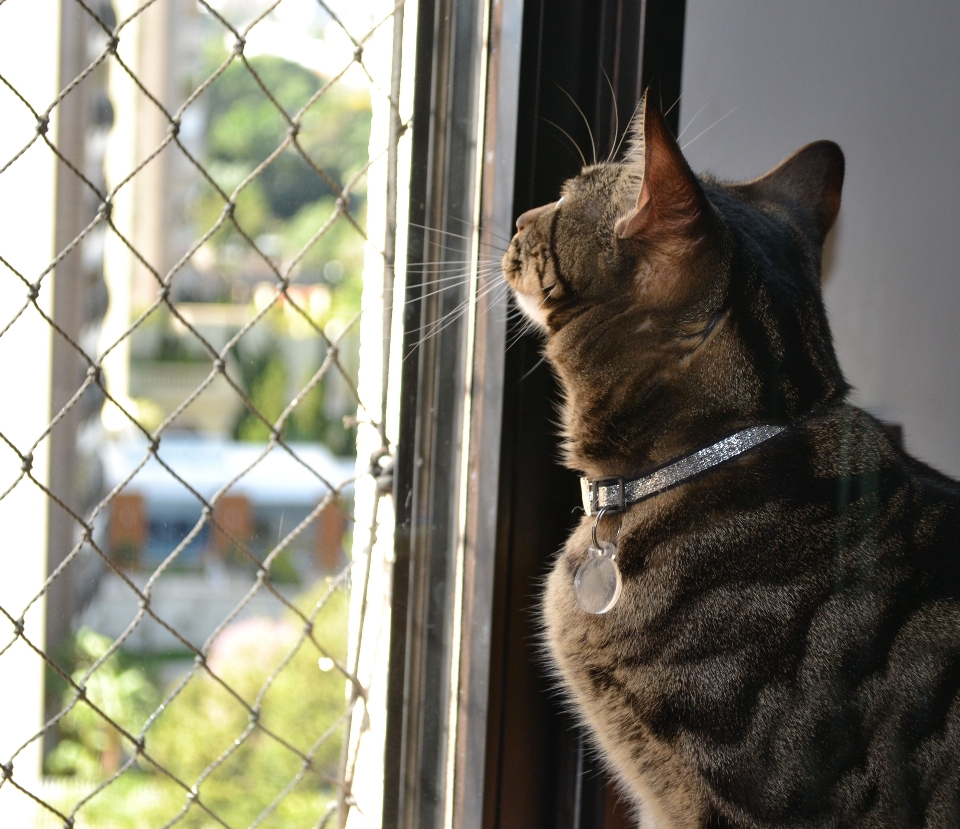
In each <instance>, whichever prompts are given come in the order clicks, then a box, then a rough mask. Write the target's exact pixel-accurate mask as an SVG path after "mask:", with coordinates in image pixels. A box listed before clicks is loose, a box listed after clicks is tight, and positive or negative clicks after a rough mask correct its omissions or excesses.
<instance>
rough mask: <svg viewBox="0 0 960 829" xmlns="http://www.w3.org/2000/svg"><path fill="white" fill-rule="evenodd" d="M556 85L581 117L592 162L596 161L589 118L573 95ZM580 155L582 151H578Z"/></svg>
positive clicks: (595, 145)
mask: <svg viewBox="0 0 960 829" xmlns="http://www.w3.org/2000/svg"><path fill="white" fill-rule="evenodd" d="M556 86H557V89H559V90H560V91H561V92H562V93H563V94H564V95H566V96H567V98H569V99H570V103H571V104H573V106H574V109H576V110H577V112H578V113H579V114H580V117H581V118H582V119H583V123H584V125H585V126H586V128H587V135H589V136H590V148H591V149H592V150H593V163H594V164H596V163H597V142H596V139H595V138H594V137H593V130H592V129H590V120H589V119H588V118H587V116H586V115H584V113H583V110H582V109H580V105H579V104H578V103H577V102H576V101H575V100H574V98H573V95H571V94H570V93H569V92H567V90H566V89H564V88H563V87H562V86H560V85H559V84H557V85H556ZM580 155H581V157H582V156H583V153H580ZM583 166H584V167H586V166H587V165H586V162H584V165H583Z"/></svg>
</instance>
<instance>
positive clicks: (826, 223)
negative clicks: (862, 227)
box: [738, 141, 844, 242]
mask: <svg viewBox="0 0 960 829" xmlns="http://www.w3.org/2000/svg"><path fill="white" fill-rule="evenodd" d="M843 168H844V163H843V152H842V151H841V149H840V148H839V147H838V146H837V145H836V144H834V143H833V142H832V141H816V142H814V143H813V144H807V146H806V147H803V148H802V149H799V150H797V151H796V152H795V153H794V154H793V155H792V156H790V158H788V159H787V160H786V161H783V162H781V163H780V164H778V165H777V166H776V167H774V168H773V169H772V170H771V171H770V172H769V173H767V174H766V175H763V176H760V178H758V179H754V180H753V181H749V182H747V183H746V184H741V185H739V187H738V189H740V190H741V191H742V192H744V193H746V194H748V195H752V196H754V197H757V196H758V197H760V198H767V199H772V200H774V201H779V202H785V203H791V202H792V203H794V204H796V205H798V206H799V207H800V208H801V209H802V210H804V211H805V212H806V213H807V215H808V216H809V217H810V218H811V219H812V220H813V223H814V226H815V227H816V228H817V230H818V231H819V232H820V241H821V242H822V241H823V238H824V237H825V236H826V235H827V231H828V230H830V228H831V227H833V223H834V221H836V218H837V213H838V212H839V211H840V191H841V189H842V188H843Z"/></svg>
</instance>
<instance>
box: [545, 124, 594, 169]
mask: <svg viewBox="0 0 960 829" xmlns="http://www.w3.org/2000/svg"><path fill="white" fill-rule="evenodd" d="M540 120H542V121H543V122H544V123H545V124H549V125H550V126H551V127H553V128H554V129H556V130H559V131H560V132H561V133H563V135H564V136H565V137H566V139H567V140H568V141H569V142H570V144H571V146H572V147H573V148H574V149H575V150H576V151H577V155H578V156H580V166H582V167H586V166H587V159H586V156H584V154H583V150H581V149H580V145H579V144H577V142H576V141H574V140H573V136H572V135H570V133H569V132H567V131H566V130H565V129H564V128H563V127H561V126H560V125H559V124H556V123H554V122H553V121H551V120H550V119H549V118H541V119H540Z"/></svg>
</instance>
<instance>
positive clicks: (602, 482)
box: [580, 426, 787, 515]
mask: <svg viewBox="0 0 960 829" xmlns="http://www.w3.org/2000/svg"><path fill="white" fill-rule="evenodd" d="M786 428H787V427H786V426H751V427H749V428H748V429H743V430H742V431H739V432H735V433H734V434H732V435H729V436H728V437H725V438H723V440H718V441H717V442H716V443H714V444H713V445H712V446H708V447H706V448H705V449H700V450H699V451H697V452H694V453H693V454H692V455H687V456H686V457H684V458H680V460H677V461H673V462H672V463H668V464H666V465H665V466H661V467H660V468H659V469H656V470H654V471H653V472H651V473H650V474H649V475H643V476H642V477H640V478H623V477H617V476H613V477H605V478H588V477H583V478H581V479H580V492H581V495H582V496H583V509H584V511H585V512H586V513H587V515H596V514H597V513H599V512H600V511H601V510H602V511H603V512H604V514H605V515H611V514H616V513H621V512H624V511H625V510H626V508H627V507H629V506H631V505H632V504H636V503H637V502H638V501H642V500H644V499H645V498H649V497H650V496H651V495H656V494H657V493H658V492H663V491H664V490H665V489H669V488H670V487H672V486H675V485H676V484H679V483H681V482H682V481H686V480H688V479H690V478H692V477H694V476H695V475H699V474H700V473H701V472H705V471H706V470H708V469H710V468H711V467H714V466H717V465H719V464H721V463H723V462H724V461H728V460H730V459H731V458H735V457H737V455H742V454H743V453H744V452H747V451H748V450H750V449H753V448H754V447H755V446H759V445H760V444H761V443H763V442H764V441H767V440H770V438H772V437H776V436H777V435H779V434H780V433H781V432H782V431H783V430H784V429H786Z"/></svg>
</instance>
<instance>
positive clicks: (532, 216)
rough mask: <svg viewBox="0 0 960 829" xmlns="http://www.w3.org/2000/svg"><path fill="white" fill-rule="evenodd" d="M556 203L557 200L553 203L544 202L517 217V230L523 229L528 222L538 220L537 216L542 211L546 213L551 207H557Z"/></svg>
mask: <svg viewBox="0 0 960 829" xmlns="http://www.w3.org/2000/svg"><path fill="white" fill-rule="evenodd" d="M556 204H557V203H556V202H553V203H551V204H542V205H540V207H534V208H532V209H530V210H527V211H526V212H524V213H521V214H520V215H519V217H517V230H523V229H524V228H525V227H526V226H527V225H528V224H531V223H533V222H534V221H536V218H537V216H539V215H540V214H541V213H545V212H546V211H547V210H549V209H550V208H551V207H555V206H556Z"/></svg>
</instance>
